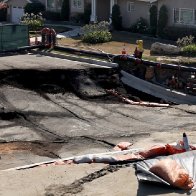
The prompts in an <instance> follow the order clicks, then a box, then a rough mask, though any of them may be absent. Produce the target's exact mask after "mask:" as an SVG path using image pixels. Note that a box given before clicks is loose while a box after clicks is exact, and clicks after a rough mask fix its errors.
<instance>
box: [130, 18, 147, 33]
mask: <svg viewBox="0 0 196 196" xmlns="http://www.w3.org/2000/svg"><path fill="white" fill-rule="evenodd" d="M130 31H131V32H133V33H148V32H149V27H148V23H147V21H146V20H145V19H144V18H142V17H140V18H139V19H138V21H137V22H136V23H135V24H134V25H132V26H131V28H130Z"/></svg>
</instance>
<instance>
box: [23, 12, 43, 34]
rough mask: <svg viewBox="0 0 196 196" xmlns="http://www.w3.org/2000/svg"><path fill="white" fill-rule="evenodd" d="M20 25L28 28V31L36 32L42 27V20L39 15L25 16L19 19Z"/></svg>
mask: <svg viewBox="0 0 196 196" xmlns="http://www.w3.org/2000/svg"><path fill="white" fill-rule="evenodd" d="M21 23H22V24H26V25H28V26H29V30H31V31H36V30H39V29H40V27H42V26H43V24H44V20H43V18H42V16H41V15H39V14H37V15H35V14H25V15H24V16H22V18H21Z"/></svg>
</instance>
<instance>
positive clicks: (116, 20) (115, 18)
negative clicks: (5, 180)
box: [112, 4, 122, 30]
mask: <svg viewBox="0 0 196 196" xmlns="http://www.w3.org/2000/svg"><path fill="white" fill-rule="evenodd" d="M112 25H113V27H114V29H116V30H121V29H122V16H121V13H120V7H119V5H117V4H115V5H114V6H113V8H112Z"/></svg>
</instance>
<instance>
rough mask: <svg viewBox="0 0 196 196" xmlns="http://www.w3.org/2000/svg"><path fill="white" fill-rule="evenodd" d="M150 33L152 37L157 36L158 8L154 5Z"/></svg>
mask: <svg viewBox="0 0 196 196" xmlns="http://www.w3.org/2000/svg"><path fill="white" fill-rule="evenodd" d="M149 11H150V31H151V34H152V35H154V36H155V35H156V33H157V14H158V13H157V12H158V11H157V6H156V5H153V6H152V7H151V8H150V10H149Z"/></svg>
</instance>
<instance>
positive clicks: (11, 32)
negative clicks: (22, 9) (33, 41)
mask: <svg viewBox="0 0 196 196" xmlns="http://www.w3.org/2000/svg"><path fill="white" fill-rule="evenodd" d="M28 45H29V31H28V26H27V25H0V52H1V51H7V50H15V49H18V48H20V47H23V46H28Z"/></svg>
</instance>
